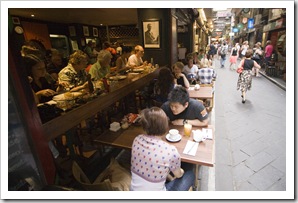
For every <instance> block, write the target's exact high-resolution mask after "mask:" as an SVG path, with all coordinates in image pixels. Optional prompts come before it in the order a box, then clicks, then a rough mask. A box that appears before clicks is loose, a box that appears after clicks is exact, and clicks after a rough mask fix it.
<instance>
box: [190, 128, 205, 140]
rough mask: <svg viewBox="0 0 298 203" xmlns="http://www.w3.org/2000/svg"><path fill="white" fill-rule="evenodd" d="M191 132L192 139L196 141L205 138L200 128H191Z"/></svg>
mask: <svg viewBox="0 0 298 203" xmlns="http://www.w3.org/2000/svg"><path fill="white" fill-rule="evenodd" d="M192 134H193V139H194V141H196V142H202V141H205V140H206V134H205V133H203V132H202V131H201V130H193V131H192Z"/></svg>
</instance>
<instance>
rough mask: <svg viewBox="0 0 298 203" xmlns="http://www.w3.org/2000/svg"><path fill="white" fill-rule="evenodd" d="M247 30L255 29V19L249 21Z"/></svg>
mask: <svg viewBox="0 0 298 203" xmlns="http://www.w3.org/2000/svg"><path fill="white" fill-rule="evenodd" d="M247 28H248V29H252V28H254V19H253V18H249V19H248V23H247Z"/></svg>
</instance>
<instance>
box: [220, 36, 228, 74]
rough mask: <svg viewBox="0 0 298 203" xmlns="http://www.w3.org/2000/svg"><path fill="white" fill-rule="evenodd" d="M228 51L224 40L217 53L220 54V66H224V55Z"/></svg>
mask: <svg viewBox="0 0 298 203" xmlns="http://www.w3.org/2000/svg"><path fill="white" fill-rule="evenodd" d="M227 53H228V45H227V43H226V42H225V41H224V42H223V44H222V45H221V47H220V50H219V54H220V57H221V59H220V64H221V66H220V67H221V68H224V67H225V62H226V55H227Z"/></svg>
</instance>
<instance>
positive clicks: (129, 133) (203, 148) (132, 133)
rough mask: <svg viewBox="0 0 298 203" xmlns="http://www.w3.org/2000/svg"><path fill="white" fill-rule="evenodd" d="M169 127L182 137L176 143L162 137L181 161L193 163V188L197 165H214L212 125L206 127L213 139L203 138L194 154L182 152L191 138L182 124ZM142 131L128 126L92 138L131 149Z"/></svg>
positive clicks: (196, 185)
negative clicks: (172, 146)
mask: <svg viewBox="0 0 298 203" xmlns="http://www.w3.org/2000/svg"><path fill="white" fill-rule="evenodd" d="M170 128H176V129H178V130H179V132H180V134H181V135H182V139H181V141H179V142H176V143H171V142H168V141H167V140H166V138H165V136H164V137H163V138H162V139H163V140H164V141H166V142H168V143H170V144H171V145H174V146H175V147H176V148H177V150H178V152H179V154H180V156H181V161H182V162H186V163H192V164H195V166H196V167H195V176H196V180H195V188H197V187H198V184H199V182H198V172H199V166H201V165H203V166H209V167H213V166H214V157H215V156H214V153H215V147H214V145H215V141H214V138H215V136H214V127H213V126H211V125H209V126H208V127H206V128H210V129H212V134H213V140H205V141H204V142H200V143H199V147H198V149H197V152H196V155H195V156H191V155H187V154H183V150H184V148H185V146H186V143H187V141H188V140H193V139H192V136H191V137H185V136H184V133H183V126H173V125H171V126H170ZM195 129H202V128H201V127H194V126H193V130H195ZM142 133H144V131H143V129H142V127H141V126H130V127H129V128H128V129H126V130H123V129H121V130H119V131H117V132H112V131H106V132H104V133H103V134H101V135H100V136H98V137H97V138H96V139H94V140H93V143H94V144H104V145H110V146H113V147H119V148H122V149H129V150H130V149H131V148H132V143H133V140H134V139H135V137H136V136H138V135H139V134H142Z"/></svg>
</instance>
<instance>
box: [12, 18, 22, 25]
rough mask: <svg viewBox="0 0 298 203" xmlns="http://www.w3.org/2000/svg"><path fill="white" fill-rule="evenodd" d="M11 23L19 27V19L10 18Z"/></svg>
mask: <svg viewBox="0 0 298 203" xmlns="http://www.w3.org/2000/svg"><path fill="white" fill-rule="evenodd" d="M12 23H13V24H15V25H19V24H21V23H20V19H19V18H18V17H12Z"/></svg>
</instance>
